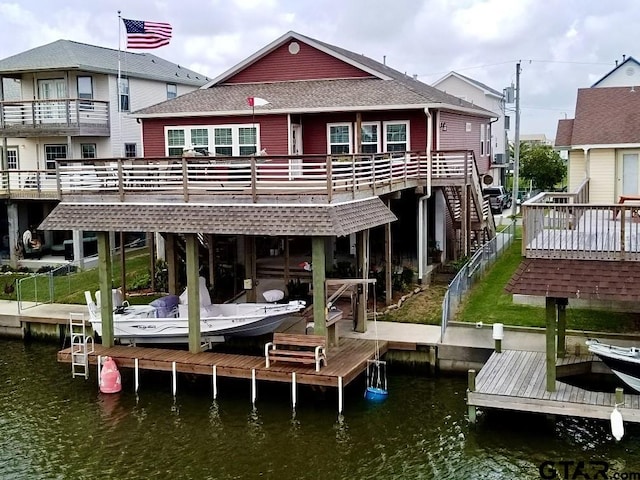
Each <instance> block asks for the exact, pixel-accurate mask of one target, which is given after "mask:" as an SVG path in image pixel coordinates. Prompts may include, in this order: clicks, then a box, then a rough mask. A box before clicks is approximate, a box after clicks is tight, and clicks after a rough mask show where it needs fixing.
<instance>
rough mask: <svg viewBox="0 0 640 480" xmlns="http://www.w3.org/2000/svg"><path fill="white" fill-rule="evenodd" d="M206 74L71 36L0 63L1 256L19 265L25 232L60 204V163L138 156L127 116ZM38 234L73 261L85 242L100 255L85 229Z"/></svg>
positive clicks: (138, 141) (135, 131)
mask: <svg viewBox="0 0 640 480" xmlns="http://www.w3.org/2000/svg"><path fill="white" fill-rule="evenodd" d="M118 81H119V84H118ZM207 81H208V79H207V78H206V77H205V76H204V75H201V74H199V73H196V72H194V71H192V70H189V69H187V68H184V67H182V66H180V65H177V64H175V63H172V62H168V61H166V60H164V59H162V58H160V57H157V56H155V55H152V54H149V53H132V52H125V51H118V50H114V49H110V48H104V47H99V46H95V45H88V44H84V43H79V42H73V41H69V40H57V41H55V42H52V43H49V44H47V45H42V46H39V47H36V48H33V49H31V50H27V51H25V52H21V53H18V54H16V55H13V56H11V57H7V58H5V59H2V60H0V84H1V85H2V90H1V91H0V136H1V138H2V152H3V155H2V165H3V167H2V169H3V170H4V171H5V177H4V182H3V185H2V191H3V199H4V202H3V206H2V208H0V235H1V236H2V238H3V245H2V251H3V252H4V253H3V259H4V260H5V261H6V260H8V259H10V260H11V262H12V263H13V264H14V265H15V264H16V263H17V261H18V257H17V255H18V253H19V252H20V248H16V247H19V246H20V244H21V240H22V236H23V232H25V231H26V230H27V229H29V228H31V226H37V225H38V224H39V223H40V222H41V221H42V219H44V217H46V215H47V214H48V213H49V212H50V211H51V210H52V209H53V208H54V207H55V205H56V204H57V203H58V200H59V195H58V187H57V185H56V181H55V179H56V177H55V170H56V165H57V162H58V161H60V160H66V159H71V158H77V159H85V160H90V159H94V158H110V157H137V156H140V155H141V154H142V138H141V132H140V126H139V125H138V123H137V122H136V119H135V118H134V117H133V116H131V115H130V113H131V112H132V111H135V110H139V109H141V108H144V107H146V106H149V105H152V104H154V103H158V102H160V101H162V100H167V99H170V98H175V97H178V96H180V95H182V94H184V93H187V92H189V91H192V90H194V89H197V88H198V87H200V86H202V85H204V84H205V83H206V82H207ZM38 233H39V235H40V236H41V237H42V238H41V242H42V245H43V247H42V251H40V252H37V253H39V254H42V253H43V251H45V250H46V251H51V250H52V249H53V253H56V254H59V255H65V256H66V257H67V259H70V258H75V259H81V258H82V257H83V245H84V246H85V247H87V248H88V249H91V250H93V253H95V248H96V247H95V242H87V241H82V239H83V236H86V237H88V236H91V235H90V234H87V235H83V233H82V231H80V230H76V231H74V232H73V234H72V232H70V231H65V232H52V231H43V232H38ZM72 238H73V241H72V240H71V239H72ZM65 240H66V241H67V245H66V250H67V251H66V252H65V249H64V248H65V244H64V241H65ZM71 243H72V244H71ZM91 250H88V251H87V252H86V253H91ZM28 253H30V252H29V248H28V245H27V246H24V254H25V255H26V254H28Z"/></svg>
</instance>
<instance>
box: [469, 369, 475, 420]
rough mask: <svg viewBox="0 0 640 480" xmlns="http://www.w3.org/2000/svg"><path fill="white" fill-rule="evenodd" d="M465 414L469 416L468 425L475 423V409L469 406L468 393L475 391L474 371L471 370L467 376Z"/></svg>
mask: <svg viewBox="0 0 640 480" xmlns="http://www.w3.org/2000/svg"><path fill="white" fill-rule="evenodd" d="M467 381H468V385H467V414H468V415H469V423H476V407H474V406H473V405H469V395H468V394H469V393H471V392H475V391H476V371H475V370H474V369H473V368H471V369H469V371H468V375H467Z"/></svg>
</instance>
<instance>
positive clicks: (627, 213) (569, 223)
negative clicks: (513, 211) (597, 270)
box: [522, 181, 640, 261]
mask: <svg viewBox="0 0 640 480" xmlns="http://www.w3.org/2000/svg"><path fill="white" fill-rule="evenodd" d="M585 192H586V193H585ZM587 194H588V181H587V182H585V183H583V185H581V187H580V188H579V189H578V191H577V192H575V193H549V192H544V193H541V194H539V195H537V196H536V197H534V198H532V199H531V200H529V201H527V202H525V203H524V204H523V205H522V221H523V223H522V225H523V232H522V235H523V239H522V240H523V243H522V248H523V255H525V256H526V257H527V258H557V259H580V260H631V261H640V203H639V202H632V203H606V204H602V203H600V204H590V203H584V202H585V200H587V198H586V196H587Z"/></svg>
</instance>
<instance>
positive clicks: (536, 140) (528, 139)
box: [520, 133, 553, 146]
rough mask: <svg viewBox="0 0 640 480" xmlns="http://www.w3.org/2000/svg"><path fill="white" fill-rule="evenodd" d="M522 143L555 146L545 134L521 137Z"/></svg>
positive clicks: (531, 134)
mask: <svg viewBox="0 0 640 480" xmlns="http://www.w3.org/2000/svg"><path fill="white" fill-rule="evenodd" d="M520 143H521V144H522V143H524V144H529V145H531V146H533V145H553V141H552V140H550V139H548V138H547V136H546V135H545V134H544V133H530V134H524V135H520Z"/></svg>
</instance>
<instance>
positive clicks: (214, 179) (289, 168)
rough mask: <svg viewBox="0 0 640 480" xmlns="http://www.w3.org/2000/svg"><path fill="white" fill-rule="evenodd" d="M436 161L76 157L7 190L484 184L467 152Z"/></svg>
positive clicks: (251, 190)
mask: <svg viewBox="0 0 640 480" xmlns="http://www.w3.org/2000/svg"><path fill="white" fill-rule="evenodd" d="M432 159H433V160H432V162H433V165H434V167H432V165H431V164H430V162H429V159H428V158H427V155H426V154H425V153H417V152H398V153H389V154H374V155H365V154H360V155H333V156H327V155H302V156H258V157H185V158H180V157H162V158H136V159H131V158H116V159H91V160H86V159H85V160H71V159H70V160H59V161H58V166H57V170H44V171H42V170H39V171H24V170H20V171H19V170H7V171H5V172H3V176H2V182H1V183H0V189H2V192H4V193H5V194H9V195H10V196H11V197H12V198H34V197H38V196H40V197H45V198H51V197H52V196H53V197H56V198H63V197H64V196H71V195H73V196H78V195H104V196H109V198H110V201H113V200H114V198H116V199H119V200H120V201H124V200H126V199H128V198H131V195H147V196H148V195H158V196H160V195H164V196H165V198H167V199H169V198H170V197H171V198H177V199H179V200H184V201H188V200H189V198H190V197H192V196H203V195H209V196H210V195H226V196H227V197H229V196H232V197H233V198H236V199H240V198H242V199H248V200H249V201H253V202H256V201H260V200H262V199H264V198H265V196H277V197H278V198H287V197H292V196H294V195H313V196H314V200H313V201H314V202H321V201H328V202H331V201H332V200H334V199H335V198H337V197H338V196H339V197H340V199H348V198H362V197H366V196H371V195H380V194H384V193H388V192H391V191H397V190H402V189H405V188H411V187H416V186H419V185H429V184H430V182H431V179H432V177H433V178H437V179H439V180H441V181H447V182H452V183H455V182H460V181H469V179H475V180H476V181H477V172H475V166H474V164H473V158H472V156H467V159H466V160H465V155H464V153H460V152H447V153H441V152H436V153H434V154H433V156H432ZM465 171H466V172H467V174H466V175H465ZM478 188H479V186H478ZM239 201H245V200H239Z"/></svg>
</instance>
